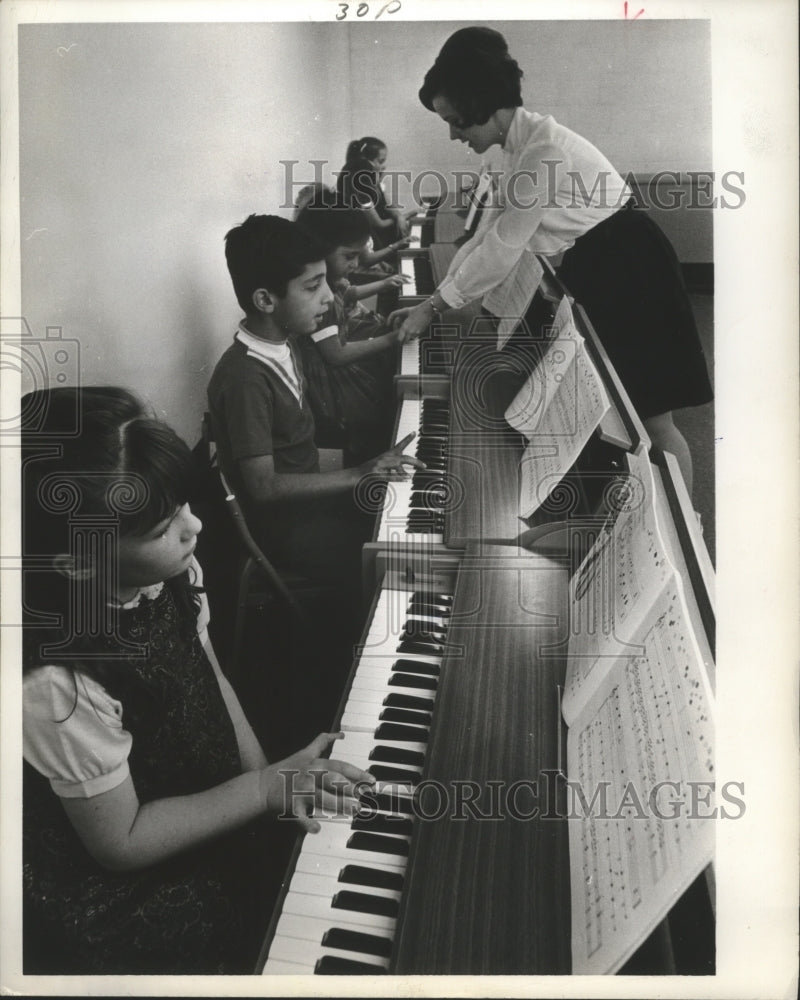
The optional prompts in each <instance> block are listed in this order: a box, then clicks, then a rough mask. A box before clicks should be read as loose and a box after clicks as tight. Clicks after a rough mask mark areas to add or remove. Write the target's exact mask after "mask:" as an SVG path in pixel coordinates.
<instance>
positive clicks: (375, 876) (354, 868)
mask: <svg viewBox="0 0 800 1000" xmlns="http://www.w3.org/2000/svg"><path fill="white" fill-rule="evenodd" d="M339 881H340V882H348V883H349V884H350V885H371V886H372V887H373V888H375V889H394V891H395V892H400V891H401V889H402V888H403V876H402V875H401V874H400V873H399V872H386V871H381V869H380V868H369V867H367V865H345V866H344V868H342V870H341V871H340V872H339Z"/></svg>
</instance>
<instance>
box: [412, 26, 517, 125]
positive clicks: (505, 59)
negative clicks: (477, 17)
mask: <svg viewBox="0 0 800 1000" xmlns="http://www.w3.org/2000/svg"><path fill="white" fill-rule="evenodd" d="M521 81H522V70H521V69H520V68H519V66H518V65H517V63H516V61H515V60H514V59H512V58H511V56H510V55H509V52H508V45H507V44H506V40H505V38H503V36H502V35H501V34H500V32H499V31H495V30H494V29H493V28H483V27H472V28H461V29H460V30H459V31H456V32H455V33H454V34H452V35H451V36H450V37H449V38H448V39H447V41H446V42H445V43H444V45H443V46H442V48H441V51H440V52H439V55H438V56H437V57H436V61H435V62H434V64H433V66H431V68H430V69H429V70H428V72H427V73H426V74H425V80H424V81H423V84H422V87H421V88H420V91H419V99H420V101H421V102H422V103H423V105H424V106H425V107H426V108H427V109H428V110H429V111H433V110H434V107H433V99H434V98H435V97H436V96H437V95H441V96H442V97H446V98H447V100H448V101H449V102H450V103H451V104H452V105H453V107H454V108H455V110H456V113H457V114H458V117H459V119H460V122H459V123H460V124H461V125H462V126H463V127H465V128H467V127H469V126H470V125H483V124H485V122H487V121H488V120H489V118H490V117H491V115H492V114H493V113H494V112H495V111H498V110H499V109H500V108H518V107H520V105H521V104H522V83H521Z"/></svg>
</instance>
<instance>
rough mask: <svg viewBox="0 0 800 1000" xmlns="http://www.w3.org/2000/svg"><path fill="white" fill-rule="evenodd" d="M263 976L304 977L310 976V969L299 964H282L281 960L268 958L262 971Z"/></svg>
mask: <svg viewBox="0 0 800 1000" xmlns="http://www.w3.org/2000/svg"><path fill="white" fill-rule="evenodd" d="M261 975H262V976H303V975H308V968H307V966H305V965H300V964H299V963H297V962H282V961H280V959H277V958H275V959H273V958H268V959H267V961H266V962H265V963H264V968H263V969H262V971H261Z"/></svg>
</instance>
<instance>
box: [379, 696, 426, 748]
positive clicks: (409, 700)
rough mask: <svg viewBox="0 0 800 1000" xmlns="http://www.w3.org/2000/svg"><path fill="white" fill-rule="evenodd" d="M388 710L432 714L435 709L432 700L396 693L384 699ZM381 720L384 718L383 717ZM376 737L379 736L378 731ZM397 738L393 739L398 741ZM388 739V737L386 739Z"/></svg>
mask: <svg viewBox="0 0 800 1000" xmlns="http://www.w3.org/2000/svg"><path fill="white" fill-rule="evenodd" d="M383 704H384V706H385V707H386V708H410V709H411V710H412V711H414V712H430V711H431V710H432V708H433V699H432V698H418V697H417V696H416V695H413V694H397V693H395V692H393V693H391V694H387V695H386V697H385V698H384V699H383ZM381 718H383V716H382V715H381ZM375 735H376V736H377V730H376V733H375ZM397 738H398V737H397V736H395V737H393V739H397ZM384 739H388V737H384Z"/></svg>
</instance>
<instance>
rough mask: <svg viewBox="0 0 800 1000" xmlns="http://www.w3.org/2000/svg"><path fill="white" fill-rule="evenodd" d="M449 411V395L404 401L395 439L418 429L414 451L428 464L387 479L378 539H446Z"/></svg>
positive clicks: (416, 541)
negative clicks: (396, 479) (405, 476)
mask: <svg viewBox="0 0 800 1000" xmlns="http://www.w3.org/2000/svg"><path fill="white" fill-rule="evenodd" d="M449 413H450V406H449V402H448V401H447V400H445V399H438V398H428V399H405V398H404V399H403V400H402V402H401V404H400V409H399V411H398V421H397V431H396V434H395V440H396V441H399V440H400V439H401V438H404V437H405V436H406V435H407V434H410V433H411V431H416V432H417V437H416V438H415V440H414V445H415V446H416V450H415V452H414V454H415V455H416V457H417V458H419V459H421V460H422V461H423V462H424V463H425V466H426V468H425V469H415V470H414V473H413V475H412V476H411V478H410V479H406V480H402V481H399V482H391V483H387V484H386V498H385V500H384V504H383V510H382V511H381V516H380V520H379V522H378V526H377V531H376V534H375V538H374V540H375V541H376V542H401V543H403V544H409V543H410V544H421V545H430V544H436V543H439V544H441V543H442V541H443V536H444V509H443V506H444V505H443V500H442V498H443V496H444V495H446V488H445V487H444V486H443V480H444V477H445V476H446V474H447V439H448V434H449Z"/></svg>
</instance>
